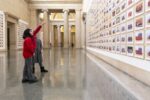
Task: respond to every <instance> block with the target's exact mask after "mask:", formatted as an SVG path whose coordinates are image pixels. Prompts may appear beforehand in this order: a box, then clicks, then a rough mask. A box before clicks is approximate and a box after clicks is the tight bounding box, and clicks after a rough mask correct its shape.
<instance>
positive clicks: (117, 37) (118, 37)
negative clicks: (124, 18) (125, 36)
mask: <svg viewBox="0 0 150 100" xmlns="http://www.w3.org/2000/svg"><path fill="white" fill-rule="evenodd" d="M116 43H117V44H119V43H120V35H117V36H116Z"/></svg>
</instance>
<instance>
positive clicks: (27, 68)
mask: <svg viewBox="0 0 150 100" xmlns="http://www.w3.org/2000/svg"><path fill="white" fill-rule="evenodd" d="M32 65H33V59H32V57H31V58H27V59H25V65H24V70H23V80H35V79H36V77H35V76H34V74H33V73H32V71H33V66H32Z"/></svg>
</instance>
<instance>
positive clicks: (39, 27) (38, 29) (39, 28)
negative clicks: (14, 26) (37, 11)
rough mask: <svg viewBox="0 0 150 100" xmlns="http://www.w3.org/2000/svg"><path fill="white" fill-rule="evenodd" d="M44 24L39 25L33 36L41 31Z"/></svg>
mask: <svg viewBox="0 0 150 100" xmlns="http://www.w3.org/2000/svg"><path fill="white" fill-rule="evenodd" d="M44 24H45V22H42V23H41V25H39V26H38V27H37V28H36V29H35V30H34V31H33V36H36V34H37V33H38V32H39V31H40V30H41V28H42V26H43V25H44Z"/></svg>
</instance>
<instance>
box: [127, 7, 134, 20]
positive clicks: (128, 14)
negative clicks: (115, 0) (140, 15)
mask: <svg viewBox="0 0 150 100" xmlns="http://www.w3.org/2000/svg"><path fill="white" fill-rule="evenodd" d="M133 17H134V9H133V8H131V9H129V10H128V11H127V19H132V18H133Z"/></svg>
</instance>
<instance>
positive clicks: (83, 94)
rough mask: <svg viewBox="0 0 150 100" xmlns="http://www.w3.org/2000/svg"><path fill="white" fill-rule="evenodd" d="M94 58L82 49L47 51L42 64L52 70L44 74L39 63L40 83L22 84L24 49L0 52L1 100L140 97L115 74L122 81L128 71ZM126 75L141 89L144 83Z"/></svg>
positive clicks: (96, 99) (38, 74)
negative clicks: (121, 70)
mask: <svg viewBox="0 0 150 100" xmlns="http://www.w3.org/2000/svg"><path fill="white" fill-rule="evenodd" d="M91 57H92V56H91V55H89V54H88V55H87V52H86V51H85V50H80V49H70V50H69V49H51V50H44V51H43V60H44V62H43V63H44V66H45V68H46V69H48V70H49V73H46V74H41V73H40V69H39V66H38V65H36V73H35V74H36V76H37V77H38V79H39V82H37V83H34V84H28V83H26V84H22V83H21V80H22V71H23V66H24V59H23V58H22V52H21V51H11V52H9V53H5V52H0V100H138V99H136V97H135V95H131V94H132V93H131V94H130V93H129V89H128V90H126V89H125V88H124V87H123V88H122V85H121V82H119V81H118V80H119V78H118V79H117V78H116V77H115V78H114V77H113V75H115V74H116V76H119V77H121V78H120V80H121V79H123V78H125V77H126V76H123V75H124V74H125V73H123V72H119V71H117V70H116V69H113V68H111V66H109V65H108V64H106V63H105V62H103V61H98V60H97V62H98V63H100V65H99V64H98V63H96V62H95V61H96V58H94V57H93V58H91ZM92 59H94V60H92ZM104 68H106V69H104ZM108 71H110V72H111V74H110V73H109V72H108ZM113 72H114V74H112V73H113ZM126 78H127V80H128V84H129V83H130V82H132V83H133V81H134V83H135V84H136V86H137V88H139V90H138V91H140V88H141V87H142V86H143V84H141V83H138V82H137V81H136V80H134V79H132V78H131V77H129V76H128V77H126ZM130 78H131V79H130ZM116 79H117V81H116ZM125 80H126V79H125ZM130 80H131V81H130ZM123 83H125V82H123ZM132 83H131V84H132ZM139 84H140V85H139ZM123 85H124V84H123ZM145 87H146V86H143V88H145ZM131 88H134V87H133V86H132V87H131ZM145 90H146V91H142V93H143V95H141V96H144V97H145V98H147V99H145V100H150V98H149V95H147V94H148V93H150V91H149V90H150V89H149V87H146V88H145ZM130 91H132V90H130ZM139 93H140V92H139ZM146 93H147V94H146ZM145 94H146V95H145ZM140 100H143V99H140Z"/></svg>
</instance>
